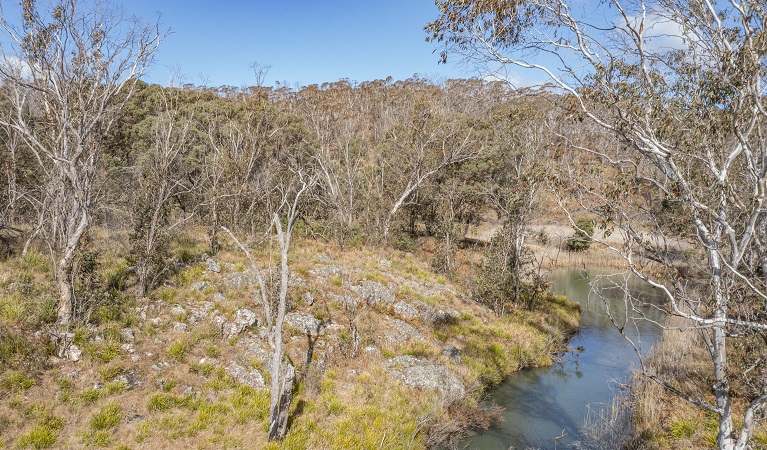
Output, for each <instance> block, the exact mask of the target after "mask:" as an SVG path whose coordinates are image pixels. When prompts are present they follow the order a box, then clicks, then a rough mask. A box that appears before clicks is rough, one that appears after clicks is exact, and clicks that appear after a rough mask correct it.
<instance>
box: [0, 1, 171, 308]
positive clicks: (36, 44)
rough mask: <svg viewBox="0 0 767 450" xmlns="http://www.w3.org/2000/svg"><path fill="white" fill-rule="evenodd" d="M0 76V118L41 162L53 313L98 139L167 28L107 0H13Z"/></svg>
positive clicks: (94, 172)
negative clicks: (16, 12)
mask: <svg viewBox="0 0 767 450" xmlns="http://www.w3.org/2000/svg"><path fill="white" fill-rule="evenodd" d="M0 28H2V30H3V31H4V39H3V40H2V46H1V47H0V53H1V54H0V58H2V61H0V76H2V81H3V83H4V85H5V87H6V89H7V92H8V96H9V101H10V104H11V114H10V116H7V117H6V116H3V118H2V119H0V121H1V122H2V125H4V126H6V127H9V128H10V129H12V130H14V131H15V132H17V133H18V134H19V135H20V136H21V138H22V139H23V141H24V143H25V144H26V147H28V148H29V151H31V152H32V154H33V157H34V159H35V160H36V161H37V164H38V165H39V173H40V184H41V185H42V186H43V187H44V191H43V194H42V198H41V199H39V202H40V204H41V205H42V206H41V210H42V211H43V214H41V216H40V223H39V224H38V227H39V229H40V230H41V231H42V233H41V235H42V237H43V239H44V241H45V243H46V244H47V245H48V247H49V248H50V251H51V254H52V256H53V258H54V260H55V272H56V280H57V283H58V290H59V305H58V321H59V322H60V323H68V322H69V321H70V320H71V319H72V318H73V316H74V315H76V314H77V311H75V310H74V307H73V305H74V303H73V297H74V293H73V276H74V274H73V261H74V257H75V253H76V251H77V249H78V246H79V245H80V243H81V240H82V238H83V236H84V235H85V234H86V233H87V232H88V230H89V229H90V228H91V226H92V223H93V217H94V213H95V211H96V210H97V208H98V206H99V202H98V199H99V195H100V181H101V180H100V179H99V175H100V174H99V172H100V160H101V156H102V154H103V151H104V145H103V144H104V139H105V137H106V136H107V134H108V133H109V131H110V130H111V129H112V127H113V125H114V123H115V119H116V117H117V116H118V114H119V112H120V110H121V107H122V106H123V105H124V104H125V102H126V101H127V100H128V99H129V98H130V96H131V94H132V93H133V91H134V89H135V86H136V81H137V80H138V79H139V77H141V75H143V74H144V72H145V71H146V69H147V67H148V66H149V65H150V63H151V62H152V57H153V55H154V53H155V51H156V50H157V49H158V47H159V45H160V42H161V41H162V40H163V37H164V36H165V35H164V33H163V32H162V31H160V29H159V27H158V24H157V23H156V22H155V23H142V22H141V21H139V20H138V19H132V18H128V17H126V16H125V15H124V14H123V13H122V12H121V11H119V10H115V9H113V8H111V7H109V6H108V5H107V4H105V3H101V2H96V1H90V0H57V1H54V2H45V3H43V4H40V3H38V2H36V1H35V0H24V1H23V2H21V17H20V20H19V25H15V24H14V23H13V22H11V21H10V20H9V19H8V16H7V15H6V14H5V12H4V13H3V15H2V19H1V20H0Z"/></svg>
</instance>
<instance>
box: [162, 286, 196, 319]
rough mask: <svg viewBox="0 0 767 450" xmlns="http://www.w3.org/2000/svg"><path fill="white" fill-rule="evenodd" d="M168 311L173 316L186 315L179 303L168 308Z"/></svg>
mask: <svg viewBox="0 0 767 450" xmlns="http://www.w3.org/2000/svg"><path fill="white" fill-rule="evenodd" d="M203 283H204V282H203ZM170 313H171V314H173V317H184V316H186V310H185V309H184V307H183V306H181V305H175V306H173V308H172V309H171V310H170Z"/></svg>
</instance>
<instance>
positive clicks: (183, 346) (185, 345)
mask: <svg viewBox="0 0 767 450" xmlns="http://www.w3.org/2000/svg"><path fill="white" fill-rule="evenodd" d="M190 349H191V345H190V344H189V342H188V341H187V340H186V339H179V340H177V341H173V342H171V344H170V345H169V346H168V356H170V357H171V358H173V359H174V360H176V361H183V360H184V358H186V354H187V353H189V350H190Z"/></svg>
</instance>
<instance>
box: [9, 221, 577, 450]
mask: <svg viewBox="0 0 767 450" xmlns="http://www.w3.org/2000/svg"><path fill="white" fill-rule="evenodd" d="M94 239H95V240H96V241H97V242H95V243H94V245H96V246H97V247H98V248H99V249H101V250H102V251H103V253H104V255H105V256H104V259H103V261H104V262H105V266H108V267H105V269H110V268H112V267H111V266H112V265H121V266H120V267H123V266H122V264H123V263H124V261H122V259H121V258H120V257H119V253H120V252H119V251H116V250H115V247H113V242H112V241H113V240H114V238H113V236H110V235H106V234H101V233H99V232H97V233H94ZM205 239H206V237H205V233H204V230H192V231H191V232H190V233H189V234H188V235H187V236H183V237H182V238H181V239H180V240H178V241H177V242H174V243H173V245H172V246H171V252H172V253H173V254H174V255H176V256H177V257H178V258H179V259H180V260H185V259H186V260H188V261H187V265H186V266H185V267H186V268H185V269H183V270H182V271H181V272H180V273H178V274H176V275H175V276H174V277H173V279H172V280H171V281H172V283H170V282H169V283H168V284H167V285H166V286H164V287H162V288H160V289H157V290H155V291H154V292H152V293H150V295H149V296H148V298H145V299H133V298H132V292H133V291H132V289H133V286H131V284H130V280H128V282H127V283H126V284H124V286H122V287H121V288H122V289H123V291H122V292H121V295H122V297H121V301H120V302H115V303H114V304H109V305H106V306H105V309H104V310H103V311H101V313H99V314H100V315H99V317H100V319H99V320H98V321H94V322H93V323H91V324H89V325H88V326H79V327H76V328H74V329H73V330H72V331H75V334H76V337H75V340H76V342H77V343H78V345H79V346H80V347H81V348H82V349H83V350H84V355H83V358H82V359H81V360H80V361H79V362H77V363H73V362H68V361H61V360H58V359H55V358H51V359H50V361H51V362H52V363H53V366H46V365H45V364H46V361H48V355H47V354H43V355H42V357H41V359H40V361H41V362H40V364H38V365H36V366H35V368H34V370H31V368H30V366H29V365H23V364H20V363H19V364H16V363H14V364H16V365H14V366H13V367H7V366H6V367H0V379H3V380H7V383H6V384H7V386H8V387H7V389H5V390H3V389H4V388H2V387H0V448H14V447H19V448H42V447H46V446H47V447H48V448H95V447H101V446H105V447H107V448H121V447H122V448H125V447H127V448H145V449H155V448H156V449H160V448H170V447H175V448H195V447H196V448H210V449H214V448H215V449H218V448H241V447H250V448H267V449H273V448H286V449H292V448H295V449H299V448H301V449H303V448H319V449H330V448H422V447H423V446H424V445H425V444H426V436H427V434H426V430H427V429H429V426H430V424H433V423H434V421H437V420H438V421H441V422H444V423H450V422H451V421H462V420H469V418H471V420H470V421H475V422H477V423H484V422H483V420H484V419H482V417H480V416H481V414H479V412H477V411H478V410H476V399H477V398H478V396H479V395H480V392H481V388H483V387H484V386H486V385H489V384H493V383H497V382H498V381H500V380H501V379H503V378H504V377H505V376H506V375H508V374H509V373H510V372H512V371H514V370H518V369H519V368H520V367H525V366H530V365H545V364H550V362H551V360H550V353H551V352H553V351H555V349H556V348H557V346H558V345H560V344H561V342H562V340H563V339H564V338H565V337H566V335H567V334H568V333H569V332H570V331H571V328H574V327H575V326H577V312H575V311H574V310H573V309H572V308H571V307H570V308H568V307H567V305H566V303H557V302H554V303H552V304H551V309H550V310H546V311H543V310H542V311H534V312H520V313H519V314H512V315H510V316H509V317H507V318H504V319H499V318H497V317H495V316H494V315H493V314H492V313H491V312H490V311H489V310H487V309H485V308H483V307H481V306H479V305H476V304H474V303H473V302H471V301H468V300H465V299H464V298H465V297H463V298H462V296H461V295H460V294H461V293H462V292H463V291H462V288H461V287H460V286H459V285H457V284H454V283H452V282H450V280H446V279H445V277H444V276H441V275H439V274H436V273H434V272H433V271H432V270H431V269H430V266H429V262H428V260H424V258H423V255H414V254H411V253H405V252H398V251H389V250H382V249H378V248H346V249H344V250H343V251H342V250H341V249H340V248H338V247H337V246H335V245H333V244H329V243H323V242H318V241H314V240H310V239H297V240H296V241H295V246H294V247H293V251H292V253H291V270H292V271H293V273H294V274H295V275H296V276H297V277H298V278H301V279H302V280H303V282H302V283H301V284H299V285H297V287H296V288H295V290H294V292H293V293H292V294H291V305H292V307H293V308H295V310H296V311H297V312H301V313H304V314H312V315H314V316H315V317H317V318H320V319H322V320H324V321H326V324H327V325H328V328H327V329H326V331H325V332H323V334H322V335H321V336H320V337H317V336H313V337H312V338H311V339H309V338H308V337H307V336H306V335H305V334H304V333H303V332H302V331H301V330H295V329H290V328H289V327H288V329H287V330H286V332H285V336H284V337H285V340H286V347H287V354H288V356H289V357H290V358H291V359H292V360H293V361H294V362H295V363H296V365H297V370H298V372H299V374H300V376H299V378H298V379H299V384H298V386H297V391H296V397H295V400H294V403H293V408H294V409H293V414H292V419H291V425H290V432H289V433H288V436H287V438H286V440H285V442H283V443H282V444H281V445H279V446H276V445H274V444H268V443H267V442H266V419H265V417H266V413H267V411H266V406H265V403H264V401H265V398H266V397H265V392H266V391H263V390H261V391H258V390H253V389H251V388H248V387H246V386H243V385H241V384H239V383H237V382H235V381H234V380H233V379H231V377H229V376H228V375H227V374H226V373H225V372H224V371H223V367H226V366H227V365H228V364H229V362H230V361H238V362H239V363H240V364H241V365H243V366H248V367H250V368H256V369H259V368H261V367H262V366H261V363H260V361H259V360H257V359H256V358H254V357H252V356H251V357H250V359H249V358H248V357H247V356H244V354H243V349H242V348H241V346H238V345H237V344H238V342H237V341H238V339H241V338H242V337H249V338H252V339H255V338H256V337H255V334H256V333H257V332H258V330H256V329H253V330H248V331H246V332H245V334H244V335H243V336H240V337H238V338H234V339H231V340H225V339H223V337H221V335H220V334H219V330H218V329H217V328H212V327H211V323H210V321H208V320H202V321H198V322H195V321H194V320H192V317H191V308H193V307H198V306H199V305H200V304H201V303H200V302H203V301H206V302H207V301H213V296H214V295H215V294H218V293H223V294H224V295H225V298H223V299H219V300H217V301H216V302H215V309H216V311H217V314H219V315H221V316H223V317H224V318H226V319H227V320H231V318H232V317H233V315H234V312H235V311H236V310H237V309H239V308H241V307H248V308H250V309H251V310H253V311H254V312H256V314H257V315H259V316H261V315H262V314H263V313H262V308H261V307H260V306H259V305H257V304H255V303H254V301H253V298H254V289H253V288H251V287H243V288H239V289H235V288H227V287H226V286H225V285H224V279H225V277H227V276H228V275H230V274H232V273H233V272H240V271H242V270H244V269H245V268H247V266H248V263H247V261H246V260H245V258H244V257H243V255H241V254H240V252H239V251H237V249H236V248H234V246H233V245H232V243H231V242H229V241H228V239H226V238H222V239H221V241H222V242H221V243H222V246H223V249H222V251H221V252H220V253H219V254H218V255H216V258H215V259H216V260H217V261H218V262H219V263H220V264H221V267H222V272H221V273H220V274H215V273H211V272H209V271H207V270H205V268H204V267H205V266H204V264H201V263H199V261H200V256H201V253H202V252H204V251H206V250H207V247H206V243H205ZM253 244H256V243H253ZM253 248H254V250H255V252H254V253H255V254H254V256H255V257H256V258H258V261H259V263H260V264H263V266H262V267H267V266H268V265H269V262H270V261H274V260H273V259H270V258H272V257H273V256H274V254H273V253H270V249H269V246H268V245H259V246H257V245H253ZM46 261H47V260H46V259H45V258H31V259H28V260H24V261H22V262H21V263H18V262H15V263H14V265H13V266H0V268H2V269H3V270H0V273H2V274H3V275H2V277H0V289H2V290H3V292H4V289H5V288H6V287H7V286H8V285H10V284H11V283H14V282H19V281H26V282H28V283H29V284H32V285H34V286H37V285H38V284H39V285H40V286H50V285H51V283H50V276H51V274H50V265H49V264H48V263H47V262H46ZM326 265H335V266H338V267H341V268H342V270H343V273H342V274H340V275H333V276H328V277H324V278H323V277H319V276H315V275H314V274H313V273H312V270H313V269H315V268H317V267H320V266H326ZM6 268H7V270H5V269H6ZM105 273H106V272H105ZM336 279H338V281H337V282H336V281H335V280H336ZM403 279H404V280H409V281H408V282H403V281H402V280H403ZM362 280H369V281H373V282H377V283H381V284H383V285H389V284H390V283H393V284H391V287H392V289H394V291H395V295H396V297H397V300H398V301H400V300H403V301H407V302H412V303H416V302H423V303H425V304H427V305H429V306H431V307H433V308H437V309H455V310H458V311H459V312H460V313H461V316H460V319H459V320H457V321H454V322H449V323H444V324H441V325H439V326H435V325H434V324H432V323H427V322H425V321H424V320H422V319H419V318H415V319H413V318H410V319H408V318H404V317H399V316H396V314H394V312H393V309H392V308H387V307H368V306H366V305H365V302H362V301H360V302H359V303H358V309H357V310H356V311H351V310H349V309H348V308H346V307H345V306H344V304H343V302H340V301H338V299H337V298H336V297H334V296H343V295H347V294H350V287H351V286H352V285H356V284H359V283H360V282H361V281H362ZM197 281H207V282H208V283H210V286H209V287H207V288H205V289H203V290H202V291H200V290H198V289H195V288H194V287H193V283H194V282H197ZM407 283H419V284H423V285H425V283H441V284H445V285H447V287H448V288H449V290H446V291H442V292H440V294H439V295H434V294H432V293H428V294H425V293H421V292H418V290H417V289H413V288H412V287H408V286H407ZM304 292H312V293H313V296H314V304H313V305H312V306H308V305H306V304H305V303H304V301H303V300H302V296H303V293H304ZM39 293H40V291H39V289H38V288H37V287H35V288H34V289H33V290H31V291H30V292H29V293H21V294H13V295H8V296H5V297H0V320H3V322H2V324H0V325H3V326H5V328H3V330H4V331H5V330H6V329H13V330H18V333H19V336H21V337H22V338H24V339H22V340H21V341H20V342H22V343H23V342H28V341H29V340H28V339H27V338H28V337H29V335H31V333H32V332H33V331H34V330H33V329H32V328H29V327H19V326H17V322H19V321H20V320H21V318H23V317H26V316H29V315H30V314H29V310H28V309H26V308H27V307H28V305H29V304H30V303H29V299H30V298H32V297H31V296H36V295H37V294H39ZM3 295H5V294H3ZM38 297H39V296H38ZM219 298H220V297H219ZM129 305H130V306H129ZM176 305H178V306H181V307H183V308H184V309H185V310H186V313H185V314H176V313H172V312H171V311H172V310H173V308H174V307H175V306H176ZM20 308H21V310H19V309H20ZM136 308H138V309H136ZM139 311H142V313H139ZM140 314H144V315H145V317H140ZM394 318H397V319H400V320H405V321H406V322H408V323H409V324H410V325H411V326H413V327H414V328H415V329H416V330H418V332H419V333H421V334H422V335H423V336H424V340H423V341H416V340H411V341H408V342H404V343H395V342H391V341H390V340H389V339H388V338H386V337H385V334H386V333H387V332H391V331H390V326H391V325H390V324H391V323H392V321H393V319H394ZM350 321H352V322H353V324H354V325H355V326H356V329H357V331H358V333H359V349H358V352H357V354H356V355H352V354H351V350H350V349H351V348H352V346H351V344H352V340H351V327H350V326H349V322H350ZM573 321H575V323H573ZM177 323H182V324H183V325H184V326H185V328H184V326H181V327H179V326H177ZM8 325H13V326H11V327H10V328H9V327H8ZM125 329H130V330H131V331H132V333H133V334H134V336H135V338H132V339H128V338H126V337H125V336H124V334H123V331H125ZM249 332H252V333H254V336H248V333H249ZM547 334H548V335H550V336H547ZM3 336H4V337H5V336H9V334H4V335H3ZM312 340H313V341H312ZM310 343H311V345H313V346H314V351H315V353H314V357H313V359H312V361H311V362H310V363H309V364H308V365H307V364H306V355H307V351H308V348H309V345H310ZM445 344H450V345H452V346H454V347H456V348H458V349H460V350H461V351H462V356H463V362H462V363H457V362H456V361H453V360H452V359H450V358H448V357H447V356H444V355H442V348H443V346H444V345H445ZM368 346H375V347H377V348H378V349H379V350H380V351H378V352H376V351H372V352H366V351H364V349H365V347H368ZM28 347H29V346H28ZM9 348H10V350H9V351H10V352H11V353H12V354H11V357H12V358H17V359H18V361H28V360H29V358H27V354H26V353H20V352H22V350H24V348H16V347H9ZM25 348H26V347H25ZM33 348H38V349H41V350H42V351H43V352H44V351H45V346H44V345H39V346H32V347H30V349H33ZM129 348H130V351H129V350H128V349H129ZM30 351H31V350H30ZM402 354H410V355H416V356H420V357H426V358H428V359H429V360H431V361H433V362H435V363H437V364H441V365H444V366H446V367H448V368H450V370H451V371H453V373H455V374H456V375H457V376H458V377H459V378H460V379H461V381H462V382H463V383H464V384H465V385H467V386H468V387H469V388H470V391H471V393H472V396H473V397H469V398H467V399H465V402H466V403H465V404H464V403H461V404H460V405H458V406H460V407H457V406H456V405H452V406H451V405H448V404H443V402H442V401H441V399H440V398H439V394H438V393H436V392H425V391H418V390H413V389H412V388H410V387H407V386H405V385H404V384H402V383H400V382H395V381H393V380H392V379H391V378H390V377H389V375H388V374H387V373H386V372H385V371H384V370H383V369H382V368H381V366H382V363H383V361H384V360H385V359H386V358H389V357H392V356H397V355H402ZM203 359H205V361H204V362H202V360H203ZM8 361H11V359H9V360H8ZM14 361H15V360H14ZM11 369H13V371H11ZM262 373H263V370H262ZM264 375H267V374H265V373H264ZM122 377H125V378H126V379H128V380H130V383H126V382H124V381H123V378H122ZM25 380H31V381H30V382H25ZM480 419H482V420H480ZM435 429H436V428H435ZM456 429H460V427H458V428H456Z"/></svg>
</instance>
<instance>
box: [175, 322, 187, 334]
mask: <svg viewBox="0 0 767 450" xmlns="http://www.w3.org/2000/svg"><path fill="white" fill-rule="evenodd" d="M173 329H174V330H176V331H179V332H182V333H183V332H185V331H186V330H188V329H189V325H187V324H185V323H183V322H176V323H175V324H174V325H173Z"/></svg>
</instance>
